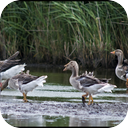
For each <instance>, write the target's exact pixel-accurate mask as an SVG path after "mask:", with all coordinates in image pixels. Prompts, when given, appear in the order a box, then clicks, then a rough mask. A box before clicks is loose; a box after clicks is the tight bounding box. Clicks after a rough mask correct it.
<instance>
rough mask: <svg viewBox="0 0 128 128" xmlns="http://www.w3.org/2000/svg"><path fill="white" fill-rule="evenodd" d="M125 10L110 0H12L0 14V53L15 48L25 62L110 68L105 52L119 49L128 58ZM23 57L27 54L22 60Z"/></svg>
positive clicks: (2, 53)
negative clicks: (74, 62)
mask: <svg viewBox="0 0 128 128" xmlns="http://www.w3.org/2000/svg"><path fill="white" fill-rule="evenodd" d="M127 25H128V21H127V14H126V12H125V10H124V9H123V8H122V7H121V6H120V5H119V4H118V3H115V2H112V1H109V2H107V1H98V2H97V1H93V2H84V1H72V2H71V1H61V2H54V1H50V2H46V1H16V2H12V3H11V4H9V5H8V6H7V7H6V8H5V9H4V10H3V12H2V15H1V19H0V29H1V32H0V58H1V59H5V58H6V57H7V56H9V55H12V54H13V53H14V52H15V51H17V50H19V51H20V58H22V59H23V60H24V61H26V62H27V63H50V64H65V63H66V62H67V61H68V59H73V60H77V61H78V62H79V63H80V64H82V66H88V67H94V68H96V67H98V66H102V67H106V68H107V67H111V66H112V64H113V61H112V59H114V57H113V56H112V55H111V54H110V52H111V51H112V50H114V49H117V48H120V49H122V50H123V51H124V53H125V57H128V54H127V53H128V51H127V49H128V43H127V42H128V38H127V31H128V27H127ZM28 58H29V59H28Z"/></svg>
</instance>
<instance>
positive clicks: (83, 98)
mask: <svg viewBox="0 0 128 128" xmlns="http://www.w3.org/2000/svg"><path fill="white" fill-rule="evenodd" d="M87 96H88V93H86V94H85V95H82V103H83V105H84V103H85V100H86V98H87Z"/></svg>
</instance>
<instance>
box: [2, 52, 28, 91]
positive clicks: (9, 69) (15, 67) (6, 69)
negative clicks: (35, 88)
mask: <svg viewBox="0 0 128 128" xmlns="http://www.w3.org/2000/svg"><path fill="white" fill-rule="evenodd" d="M18 54H19V51H17V52H16V53H14V54H13V55H12V56H10V57H9V58H8V59H6V60H3V61H0V90H1V88H2V80H7V79H9V78H11V77H13V76H15V75H17V74H19V73H20V72H22V71H24V70H25V66H26V64H19V61H20V60H15V58H16V57H17V56H18Z"/></svg>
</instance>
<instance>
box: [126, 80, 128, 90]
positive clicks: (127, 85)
mask: <svg viewBox="0 0 128 128" xmlns="http://www.w3.org/2000/svg"><path fill="white" fill-rule="evenodd" d="M126 88H128V78H127V81H126Z"/></svg>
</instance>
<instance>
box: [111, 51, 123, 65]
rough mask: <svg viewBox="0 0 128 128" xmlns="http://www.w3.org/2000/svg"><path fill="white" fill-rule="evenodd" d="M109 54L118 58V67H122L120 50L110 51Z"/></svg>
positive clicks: (121, 52)
mask: <svg viewBox="0 0 128 128" xmlns="http://www.w3.org/2000/svg"><path fill="white" fill-rule="evenodd" d="M110 53H111V54H113V55H116V56H117V58H118V65H122V63H123V58H124V55H123V51H122V50H120V49H116V50H114V51H112V52H110Z"/></svg>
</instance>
